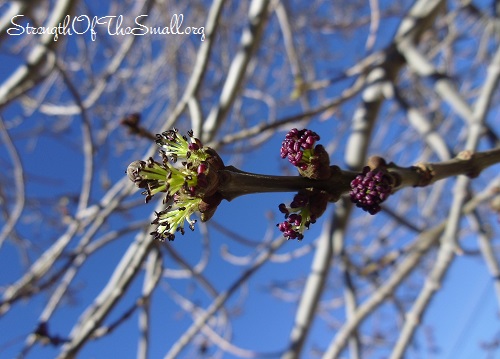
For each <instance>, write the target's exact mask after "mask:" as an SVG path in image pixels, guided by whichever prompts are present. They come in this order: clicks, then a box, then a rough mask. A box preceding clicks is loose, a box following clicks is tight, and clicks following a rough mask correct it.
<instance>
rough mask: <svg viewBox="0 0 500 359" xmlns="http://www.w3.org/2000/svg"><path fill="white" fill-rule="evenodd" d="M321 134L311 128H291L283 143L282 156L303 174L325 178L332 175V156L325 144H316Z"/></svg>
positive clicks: (308, 176)
mask: <svg viewBox="0 0 500 359" xmlns="http://www.w3.org/2000/svg"><path fill="white" fill-rule="evenodd" d="M319 139H320V137H319V135H318V134H317V133H316V132H314V131H311V130H308V129H303V130H300V131H299V130H297V129H296V128H293V129H291V130H290V131H289V132H288V133H287V134H286V136H285V140H284V141H283V143H282V144H281V149H280V154H281V158H287V159H288V161H289V162H290V163H291V164H292V165H294V166H295V167H297V169H298V170H299V173H300V174H301V176H304V177H307V178H313V179H325V178H328V177H329V176H330V167H329V166H330V158H329V156H328V153H327V152H326V151H325V149H324V148H323V146H321V145H315V144H316V141H319Z"/></svg>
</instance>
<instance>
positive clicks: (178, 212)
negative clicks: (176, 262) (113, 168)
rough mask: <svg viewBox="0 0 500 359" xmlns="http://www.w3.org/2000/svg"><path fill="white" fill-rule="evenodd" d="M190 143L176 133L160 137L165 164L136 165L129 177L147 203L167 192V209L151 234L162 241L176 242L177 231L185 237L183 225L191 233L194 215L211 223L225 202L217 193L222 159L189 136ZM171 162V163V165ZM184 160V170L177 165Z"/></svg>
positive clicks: (167, 132)
mask: <svg viewBox="0 0 500 359" xmlns="http://www.w3.org/2000/svg"><path fill="white" fill-rule="evenodd" d="M188 135H189V137H190V139H188V137H186V136H180V135H179V134H178V131H177V130H176V129H174V130H170V131H166V132H163V133H162V134H159V135H157V139H156V143H157V144H158V146H160V147H161V150H160V155H161V157H162V163H159V162H156V161H154V160H153V158H149V159H148V160H147V161H134V162H132V163H131V164H130V165H129V167H128V169H127V174H128V177H129V178H130V180H131V181H133V182H134V183H135V184H136V186H137V187H139V188H145V189H146V190H145V191H144V192H143V194H145V195H146V202H148V201H149V200H150V199H151V198H152V197H153V196H154V195H155V194H157V193H159V192H165V193H166V196H165V199H164V203H166V204H168V206H167V208H166V209H165V210H163V211H161V212H157V213H156V219H155V220H154V221H153V222H152V223H153V224H157V225H158V227H157V228H156V231H155V232H153V233H151V234H153V235H155V237H156V238H158V239H160V240H165V239H166V238H168V240H173V239H174V237H175V233H176V232H177V231H179V232H181V234H184V222H187V223H188V225H189V228H190V229H191V230H193V229H194V224H195V223H196V220H193V219H191V215H193V213H194V212H197V211H200V212H202V220H208V219H209V218H210V216H211V215H212V214H213V213H214V212H215V209H216V208H217V206H218V205H219V203H220V202H221V200H222V198H221V196H220V195H219V194H217V193H216V191H217V187H218V184H219V178H218V174H217V171H218V170H219V169H222V168H224V163H223V162H222V160H221V158H220V157H219V155H218V154H217V153H216V152H215V151H214V150H213V149H211V148H208V147H204V146H203V145H202V143H201V141H200V140H199V139H197V138H195V137H193V133H192V131H190V132H188ZM169 160H170V162H169ZM178 160H181V166H175V165H174V164H175V163H176V162H177V161H178Z"/></svg>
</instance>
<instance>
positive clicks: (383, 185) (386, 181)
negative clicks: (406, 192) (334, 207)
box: [349, 166, 394, 214]
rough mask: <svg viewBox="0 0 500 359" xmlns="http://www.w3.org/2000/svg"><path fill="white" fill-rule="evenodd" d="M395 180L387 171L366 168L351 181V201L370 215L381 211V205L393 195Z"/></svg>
mask: <svg viewBox="0 0 500 359" xmlns="http://www.w3.org/2000/svg"><path fill="white" fill-rule="evenodd" d="M393 184H394V180H393V178H392V177H391V175H389V173H387V171H386V170H384V169H382V168H378V169H375V170H371V169H370V167H368V166H366V167H365V168H363V172H362V173H360V174H359V175H357V176H356V178H355V179H354V180H352V181H351V191H350V192H349V195H350V196H351V201H352V202H353V203H355V204H356V206H357V207H359V208H362V209H363V210H364V211H366V212H368V213H370V214H376V213H378V212H379V211H380V209H381V208H380V204H381V203H382V202H384V201H385V200H386V199H387V198H388V197H389V196H390V195H391V193H392V188H393Z"/></svg>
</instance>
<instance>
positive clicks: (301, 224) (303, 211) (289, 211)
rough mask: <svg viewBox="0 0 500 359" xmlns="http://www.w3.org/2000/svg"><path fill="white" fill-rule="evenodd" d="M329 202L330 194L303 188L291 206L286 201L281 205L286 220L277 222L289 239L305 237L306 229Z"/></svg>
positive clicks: (280, 208)
mask: <svg viewBox="0 0 500 359" xmlns="http://www.w3.org/2000/svg"><path fill="white" fill-rule="evenodd" d="M327 203H328V195H327V194H326V193H324V192H322V191H318V190H303V191H300V192H299V193H297V194H296V195H295V196H294V198H293V201H292V203H290V206H288V207H287V206H286V205H285V204H284V203H281V204H280V205H279V207H278V208H279V210H280V212H281V213H284V214H285V221H283V222H281V223H279V224H277V225H276V226H277V227H278V229H279V230H280V231H281V232H283V236H285V237H286V238H287V239H298V240H302V239H303V238H304V230H305V229H309V226H310V225H311V224H312V223H315V222H316V219H317V218H318V217H319V216H321V215H322V214H323V212H324V211H325V209H326V205H327Z"/></svg>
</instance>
